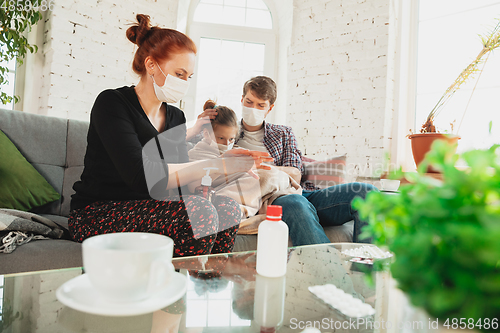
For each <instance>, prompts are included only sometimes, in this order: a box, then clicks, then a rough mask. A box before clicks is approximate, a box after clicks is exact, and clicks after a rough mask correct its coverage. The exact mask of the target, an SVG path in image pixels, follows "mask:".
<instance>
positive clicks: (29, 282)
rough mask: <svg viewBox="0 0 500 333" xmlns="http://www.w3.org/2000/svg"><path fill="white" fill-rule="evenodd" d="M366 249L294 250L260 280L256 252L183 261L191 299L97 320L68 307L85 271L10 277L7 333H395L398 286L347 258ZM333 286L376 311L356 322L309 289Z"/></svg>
mask: <svg viewBox="0 0 500 333" xmlns="http://www.w3.org/2000/svg"><path fill="white" fill-rule="evenodd" d="M359 246H360V244H353V243H335V244H322V245H311V246H302V247H294V248H290V249H289V256H288V266H287V274H286V276H284V277H283V278H265V277H262V276H259V275H257V273H256V271H255V258H256V256H255V252H254V251H252V252H237V253H231V254H224V255H208V256H200V257H185V258H176V259H174V260H173V264H174V266H175V268H176V269H177V270H178V272H180V273H181V274H184V275H185V276H186V279H187V292H186V293H185V295H184V296H183V297H182V298H180V299H179V300H177V301H176V302H174V303H173V304H171V305H169V306H167V307H165V308H163V309H161V310H158V311H155V312H153V313H149V314H145V315H137V316H120V317H109V316H102V315H93V314H88V313H84V312H79V311H77V310H74V309H71V308H69V307H66V306H64V305H63V304H61V303H60V302H59V301H58V300H57V298H56V290H57V288H59V287H60V286H61V285H62V284H63V283H65V282H66V281H68V280H70V279H72V278H74V277H76V276H79V275H81V274H83V270H82V269H81V268H73V269H63V270H53V271H43V272H32V273H21V274H12V275H5V276H4V282H3V304H1V305H2V308H1V321H0V332H121V333H123V332H134V333H137V332H170V333H172V332H275V331H276V332H301V331H303V330H304V329H305V328H306V327H307V326H315V327H316V328H319V330H320V331H321V332H334V331H335V332H386V331H391V330H390V329H387V328H386V327H381V324H382V323H383V322H387V321H388V320H391V318H390V317H389V316H388V313H389V312H390V311H391V309H390V306H391V305H390V302H389V301H388V300H389V297H391V290H393V284H394V281H393V280H392V279H391V277H390V274H389V273H387V272H376V273H375V274H374V275H373V276H374V279H373V283H372V284H368V283H367V279H366V274H365V273H364V272H362V271H363V270H365V269H369V268H370V267H371V266H370V265H366V264H360V263H353V262H352V261H350V259H352V257H350V256H347V255H345V254H343V253H342V251H343V250H345V249H352V248H354V247H359ZM326 284H333V285H335V286H336V287H337V288H339V289H342V290H343V291H344V292H345V293H347V294H349V295H352V296H353V297H354V298H357V299H359V300H361V302H363V303H366V304H369V305H370V306H371V307H373V308H374V309H375V314H374V315H370V316H367V317H363V318H360V319H356V318H352V317H348V316H346V315H344V314H342V313H341V312H340V311H338V310H337V309H335V308H333V307H332V306H330V305H328V304H326V303H325V302H324V301H323V300H322V299H320V298H318V297H316V296H315V295H314V294H313V293H311V292H310V291H309V289H308V287H310V286H316V285H326ZM392 307H394V304H393V305H392ZM394 320H395V319H394ZM393 331H394V330H393ZM396 331H399V330H395V332H396Z"/></svg>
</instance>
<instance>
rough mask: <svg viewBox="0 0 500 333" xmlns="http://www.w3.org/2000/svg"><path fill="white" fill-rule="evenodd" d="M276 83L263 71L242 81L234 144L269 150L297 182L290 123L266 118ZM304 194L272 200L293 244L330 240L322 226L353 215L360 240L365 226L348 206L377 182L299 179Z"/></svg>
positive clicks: (299, 164) (300, 168)
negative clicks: (316, 184) (321, 184)
mask: <svg viewBox="0 0 500 333" xmlns="http://www.w3.org/2000/svg"><path fill="white" fill-rule="evenodd" d="M276 95H277V93H276V83H275V82H274V81H273V80H272V79H270V78H269V77H266V76H257V77H254V78H252V79H250V80H248V81H247V82H246V83H245V85H244V86H243V97H242V99H241V102H242V108H243V109H242V116H243V119H242V121H241V132H240V135H239V137H238V139H237V141H236V143H237V144H238V146H240V147H242V148H247V149H251V150H260V151H267V152H269V154H270V155H271V157H273V159H274V164H275V165H276V166H278V167H280V169H282V170H283V171H285V172H286V173H288V174H289V175H290V176H291V177H293V178H294V179H295V180H297V182H298V183H300V180H301V177H302V172H303V171H304V168H303V165H302V154H301V152H300V150H299V149H298V147H297V140H296V139H295V135H294V134H293V132H292V129H291V127H289V126H283V125H274V124H270V123H268V122H266V121H265V118H266V117H267V115H268V114H269V113H270V112H271V110H272V109H273V107H274V102H275V101H276ZM303 187H305V188H304V190H303V192H302V195H299V194H289V195H285V196H282V197H280V198H278V199H276V200H275V201H274V202H273V205H279V206H282V207H283V218H282V219H283V221H284V222H285V223H286V224H287V225H288V228H289V230H290V238H291V240H292V243H293V245H294V246H298V245H307V244H319V243H330V240H329V239H328V237H327V236H326V234H325V232H324V230H323V226H336V225H342V224H344V223H346V222H349V221H351V220H354V231H353V241H354V242H370V240H369V239H364V240H362V239H359V234H360V233H361V227H362V226H364V225H366V223H365V222H363V221H361V220H360V219H359V217H358V214H357V212H356V211H355V210H354V209H353V208H352V207H351V201H352V200H353V199H354V198H355V197H356V196H360V197H363V198H364V197H365V196H366V193H367V192H369V191H371V190H374V189H375V187H374V186H373V185H370V184H364V183H349V184H342V185H336V186H332V187H329V188H326V189H323V190H315V189H312V190H311V187H310V186H308V185H307V184H303Z"/></svg>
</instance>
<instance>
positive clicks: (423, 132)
mask: <svg viewBox="0 0 500 333" xmlns="http://www.w3.org/2000/svg"><path fill="white" fill-rule="evenodd" d="M481 42H482V46H483V48H482V49H481V51H480V52H479V54H478V55H477V57H476V58H475V59H474V60H473V61H472V62H471V63H470V64H469V65H468V66H467V67H466V68H465V69H464V70H463V71H462V72H461V73H460V75H459V76H458V77H457V78H456V79H455V81H453V83H452V84H451V85H450V86H449V87H448V89H446V91H445V92H444V94H443V96H441V98H440V99H439V101H438V102H437V103H436V105H435V106H434V108H433V109H432V110H431V112H430V113H429V115H428V116H427V119H426V120H425V122H424V124H423V125H422V128H421V129H420V133H419V134H413V133H410V135H408V137H409V138H410V140H411V147H412V152H413V157H414V160H415V164H416V165H417V167H418V166H419V165H420V163H421V162H422V161H423V159H424V156H425V154H426V153H427V152H428V151H429V150H430V147H431V145H432V143H433V142H434V140H436V139H444V140H447V141H449V142H451V143H457V141H458V139H460V137H459V136H458V131H459V130H460V125H461V124H462V121H463V119H464V116H465V113H466V112H467V108H468V105H469V103H467V106H466V107H465V111H464V112H463V114H462V119H461V121H460V124H459V126H458V129H457V133H456V134H443V133H439V132H438V131H437V129H436V126H435V125H434V120H435V119H436V117H437V116H438V115H439V114H440V112H441V111H442V110H443V108H444V106H445V105H446V104H447V102H448V101H449V100H450V99H451V97H453V95H454V94H455V93H456V92H457V90H458V89H460V87H461V86H462V84H464V83H465V82H467V81H468V80H469V79H471V78H472V77H473V76H474V75H475V74H478V75H477V81H479V78H480V77H481V73H482V71H483V70H484V65H485V64H486V62H487V61H488V57H489V56H490V54H491V52H492V51H493V50H495V49H496V48H499V47H500V19H498V23H497V25H496V26H495V28H494V29H493V30H492V31H491V32H490V33H488V34H487V35H485V36H481ZM481 64H483V66H482V68H481V69H479V65H481ZM477 81H476V86H477ZM475 88H476V87H474V89H473V90H472V94H473V93H474V91H475ZM472 94H471V98H472ZM469 101H470V98H469ZM452 131H453V127H452ZM429 171H430V172H433V171H435V170H432V169H430V170H429Z"/></svg>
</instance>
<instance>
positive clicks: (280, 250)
mask: <svg viewBox="0 0 500 333" xmlns="http://www.w3.org/2000/svg"><path fill="white" fill-rule="evenodd" d="M281 213H282V209H281V206H274V205H269V206H267V218H266V220H265V221H263V222H262V223H261V224H260V225H259V232H258V235H257V273H258V274H260V275H262V276H267V277H278V276H283V275H285V274H286V264H287V258H288V226H287V225H286V224H285V222H283V221H282V220H281Z"/></svg>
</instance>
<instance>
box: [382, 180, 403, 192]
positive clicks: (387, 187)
mask: <svg viewBox="0 0 500 333" xmlns="http://www.w3.org/2000/svg"><path fill="white" fill-rule="evenodd" d="M400 183H401V182H400V181H399V180H397V179H381V180H380V187H381V188H380V189H381V190H382V191H397V190H398V188H399V184H400Z"/></svg>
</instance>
